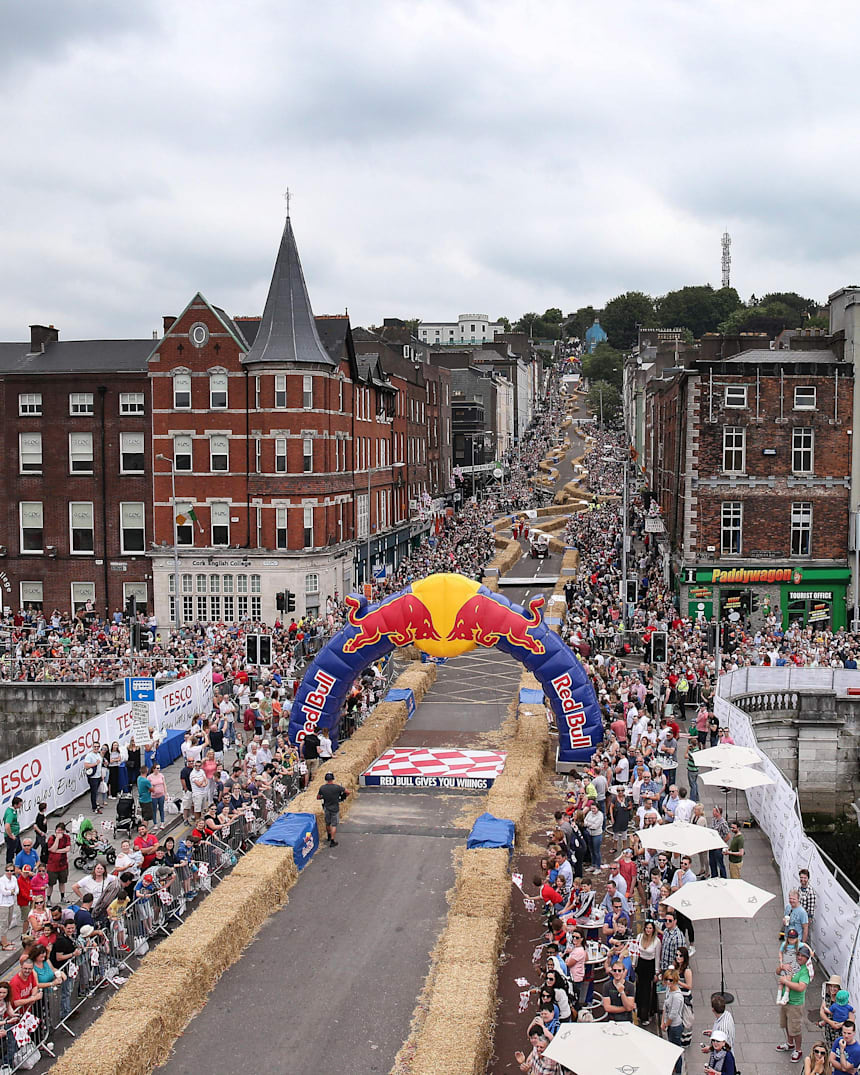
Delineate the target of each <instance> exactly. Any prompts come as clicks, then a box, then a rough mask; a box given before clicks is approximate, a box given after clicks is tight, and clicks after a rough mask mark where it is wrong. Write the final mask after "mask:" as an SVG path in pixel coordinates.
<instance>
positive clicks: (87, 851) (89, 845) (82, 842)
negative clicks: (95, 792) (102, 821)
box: [74, 818, 116, 872]
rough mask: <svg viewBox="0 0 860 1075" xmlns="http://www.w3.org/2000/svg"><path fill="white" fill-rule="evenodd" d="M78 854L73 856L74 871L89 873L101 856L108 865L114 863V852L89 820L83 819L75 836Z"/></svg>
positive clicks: (108, 842) (111, 846)
mask: <svg viewBox="0 0 860 1075" xmlns="http://www.w3.org/2000/svg"><path fill="white" fill-rule="evenodd" d="M75 841H76V843H77V845H78V853H77V855H76V856H75V859H74V864H75V869H77V870H84V871H87V872H89V870H91V869H92V866H93V865H94V864H95V861H96V859H97V858H98V857H99V855H103V856H104V858H105V860H106V861H107V862H108V864H109V865H111V866H113V864H114V863H115V862H116V850H115V849H114V847H113V845H112V844H111V843H110V841H109V840H107V839H106V838H105V837H104V836H99V834H98V833H97V832H96V830H95V828H94V827H93V823H92V822H91V821H90V820H89V818H86V819H84V821H83V822H82V824H81V827H80V828H79V829H78V832H77V834H76V835H75Z"/></svg>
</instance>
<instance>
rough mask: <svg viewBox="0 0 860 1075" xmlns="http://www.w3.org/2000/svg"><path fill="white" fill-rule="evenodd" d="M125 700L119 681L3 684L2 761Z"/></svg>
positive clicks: (0, 719)
mask: <svg viewBox="0 0 860 1075" xmlns="http://www.w3.org/2000/svg"><path fill="white" fill-rule="evenodd" d="M122 700H123V686H122V681H121V680H120V681H119V682H118V683H100V684H88V683H81V684H76V683H0V761H7V760H8V759H9V758H13V757H14V756H15V755H16V754H21V753H23V752H24V751H25V750H29V749H30V748H31V747H35V746H38V745H39V743H43V742H45V740H46V739H53V738H54V737H55V736H57V735H60V734H61V733H63V732H65V731H68V730H69V729H70V728H74V727H75V726H76V725H78V724H83V723H84V721H87V720H89V719H90V718H91V717H95V716H98V714H99V713H104V712H105V711H106V710H108V709H112V708H113V707H114V706H117V705H119V704H120V703H121V702H122Z"/></svg>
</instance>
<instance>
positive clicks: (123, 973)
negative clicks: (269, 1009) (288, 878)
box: [0, 775, 299, 1075]
mask: <svg viewBox="0 0 860 1075" xmlns="http://www.w3.org/2000/svg"><path fill="white" fill-rule="evenodd" d="M298 790H299V780H298V778H297V777H295V776H293V775H288V776H286V777H283V778H281V779H280V780H278V781H276V783H275V784H274V785H273V786H272V787H271V788H263V789H261V790H260V792H259V793H258V795H257V796H256V797H255V799H254V801H253V803H251V804H249V805H248V807H246V809H245V812H244V814H242V815H241V816H239V817H236V818H234V819H233V820H232V821H231V822H230V823H229V824H228V825H224V826H223V827H222V829H221V831H220V832H219V833H218V835H215V836H209V837H207V838H206V839H205V840H201V841H200V842H199V843H198V844H197V845H196V846H194V847H193V849H192V854H193V859H192V861H191V862H189V863H188V864H186V865H176V866H169V867H159V869H167V870H169V871H170V872H169V874H168V875H165V876H164V877H163V878H162V883H161V884H160V885H159V886H158V888H157V889H156V890H155V891H153V893H152V894H151V895H146V896H139V897H137V898H136V899H134V900H133V901H132V902H131V903H130V904H129V905H128V906H127V907H126V908H125V910H124V911H123V912H122V914H120V915H118V916H117V917H115V918H110V917H108V915H107V913H106V912H105V913H103V914H101V915H100V916H99V918H98V919H97V923H96V926H97V928H96V932H95V933H93V934H92V935H91V936H90V937H89V938H87V939H86V940H83V939H80V945H81V951H80V953H79V954H78V955H76V956H75V957H74V958H73V959H70V960H68V962H67V963H66V965H65V974H66V980H65V981H64V982H63V983H62V984H59V985H56V986H50V987H47V988H46V989H45V991H44V995H43V998H42V999H41V1000H40V1001H38V1002H37V1003H36V1004H34V1005H32V1012H33V1017H34V1020H35V1022H33V1020H28V1023H32V1024H33V1025H32V1026H31V1029H29V1030H28V1031H27V1032H26V1035H22V1036H27V1037H29V1041H27V1042H25V1043H24V1044H23V1045H20V1046H19V1045H18V1044H17V1042H16V1041H15V1039H14V1037H13V1036H12V1031H11V1030H10V1031H9V1033H8V1034H7V1035H6V1037H5V1039H4V1038H3V1037H2V1036H0V1075H7V1072H9V1073H12V1072H16V1071H19V1070H26V1069H27V1068H29V1067H32V1066H34V1063H35V1062H37V1057H36V1053H37V1052H38V1053H40V1054H41V1053H45V1054H47V1055H49V1056H51V1057H53V1056H54V1055H55V1054H54V1052H53V1045H54V1043H53V1036H54V1033H55V1032H56V1031H57V1030H58V1029H62V1030H64V1031H66V1032H67V1033H68V1034H70V1035H71V1036H72V1037H75V1031H74V1029H73V1028H72V1027H71V1026H70V1025H69V1019H70V1018H71V1016H72V1015H74V1014H75V1013H76V1012H77V1011H78V1010H79V1009H81V1008H82V1007H83V1006H84V1005H86V1004H87V1003H88V1002H89V1001H90V1000H91V999H92V997H93V996H94V994H95V993H96V992H97V991H98V990H100V989H108V990H110V989H113V990H117V989H119V988H120V987H121V986H122V984H123V983H124V982H125V981H127V979H128V977H129V976H130V975H131V974H133V973H134V967H133V966H132V965H131V961H132V960H133V959H140V958H142V957H143V956H144V955H145V954H146V953H147V952H148V951H149V947H150V944H151V943H153V942H154V940H155V939H156V938H157V937H158V936H160V935H162V936H166V935H168V934H169V933H170V932H171V931H172V930H173V929H175V928H176V927H177V926H179V925H181V923H182V922H183V920H184V918H185V916H186V914H187V913H188V912H189V911H190V910H191V909H192V908H193V907H194V906H196V902H195V901H196V900H198V899H199V898H201V897H202V896H204V895H205V894H206V893H207V892H209V891H211V889H212V886H213V884H216V883H218V882H220V881H221V880H222V879H223V877H224V876H225V875H226V874H227V873H228V872H229V871H230V869H231V868H232V867H233V866H234V865H235V864H236V862H237V861H238V858H239V856H240V855H243V854H245V853H246V852H247V851H248V849H249V848H250V847H251V846H252V845H253V842H254V840H255V839H256V837H257V836H258V835H260V833H262V832H263V831H265V829H266V828H267V827H268V826H269V825H270V824H271V823H272V822H273V821H274V820H275V819H276V818H277V817H278V815H279V814H280V813H281V812H283V810H284V808H285V807H286V805H287V804H288V803H289V801H290V799H292V798H293V796H294V795H295V794H296V793H297V792H298ZM19 1033H21V1032H20V1031H19Z"/></svg>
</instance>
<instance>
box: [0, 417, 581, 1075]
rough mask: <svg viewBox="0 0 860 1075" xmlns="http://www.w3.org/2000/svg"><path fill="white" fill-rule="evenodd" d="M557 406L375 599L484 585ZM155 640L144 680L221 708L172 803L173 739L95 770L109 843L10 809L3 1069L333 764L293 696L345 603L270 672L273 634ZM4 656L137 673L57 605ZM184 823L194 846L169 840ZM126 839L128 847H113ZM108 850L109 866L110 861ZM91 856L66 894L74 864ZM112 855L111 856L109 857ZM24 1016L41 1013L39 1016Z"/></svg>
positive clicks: (0, 994) (357, 707)
mask: <svg viewBox="0 0 860 1075" xmlns="http://www.w3.org/2000/svg"><path fill="white" fill-rule="evenodd" d="M560 417H561V412H560V404H559V403H558V402H557V401H554V402H553V404H552V405H550V406H548V407H547V408H546V409H545V411H544V412H543V413H542V415H540V416H539V417H538V419H537V420H536V422H535V423H534V425H533V428H532V431H531V434H530V436H529V439H528V441H527V442H526V443H525V444H524V446H523V448H522V450H521V452H520V455H519V459H518V460H517V461H516V462H515V463H514V465H513V466H512V468H511V472H510V474H509V476H508V477H507V478H506V484H505V490H504V494H502V492H501V488H499V489H498V491H494V492H490V493H488V494H487V495H480V496H478V497H477V498H475V499H474V500H471V501H469V502H467V503H466V505H465V507H464V508H463V509H461V510H460V511H459V512H457V513H447V514H445V515H443V516H440V519H439V522H438V524H437V525H436V526H435V527H434V528H433V531H432V532H431V534H430V535H429V537H428V538H427V539H426V540H425V541H424V542H422V544H421V546H420V547H419V548H418V549H416V550H415V552H413V553H412V554H411V555H410V556H409V557H408V558H407V559H406V560H404V561H403V562H402V563H401V564H400V565H399V566H398V568H397V570H396V571H395V572H394V573H392V574H390V575H389V576H388V577H387V578H386V579H384V580H383V581H382V582H381V583H379V584H378V585H377V586H376V590H375V593H374V596H375V597H378V596H384V595H385V594H386V593H389V592H392V591H394V590H397V589H399V588H401V587H403V586H405V585H406V584H408V583H409V582H410V581H412V580H413V579H417V578H422V577H424V576H426V575H428V574H431V573H434V572H438V571H454V572H458V573H461V574H464V575H467V576H470V577H473V578H476V579H479V578H481V577H482V572H483V568H484V566H485V565H486V563H487V562H488V560H489V559H491V558H492V556H493V555H494V554H495V539H494V534H493V532H492V528H491V524H492V522H493V521H494V520H495V519H497V518H498V516H499V514H500V513H501V512H508V511H520V510H523V509H526V508H531V507H534V506H535V504H536V503H537V502H538V498H539V494H538V493H537V492H536V490H535V488H534V483H533V482H532V481H531V480H530V477H529V470H530V469H531V470H532V471H533V470H534V469H535V468H536V463H537V461H538V460H539V459H541V458H543V456H544V455H545V453H546V448H547V446H548V445H549V444H550V443H554V442H555V439H556V437H557V435H558V426H559V421H560ZM142 622H144V623H145V624H146V626H147V627H148V628H149V629H150V631H151V635H152V645H151V647H150V649H149V651H148V654H147V655H145V656H136V657H135V660H134V671H135V673H136V674H146V673H151V674H154V675H155V676H156V678H157V679H159V680H160V681H169V680H172V679H176V678H181V677H182V676H184V675H187V674H190V673H191V672H193V671H194V670H195V669H196V668H197V667H198V666H199V665H200V664H201V663H203V662H204V661H207V660H211V661H212V663H213V685H214V703H213V709H212V712H211V713H209V714H200V715H198V716H197V717H196V718H195V720H194V721H193V723H192V726H191V728H190V729H189V730H188V732H187V733H186V734H185V737H184V742H183V743H182V748H181V752H182V765H181V769H180V771H179V789H178V792H177V791H176V790H175V789H174V790H172V791H168V788H167V783H166V780H165V776H164V773H163V772H162V771H161V768H160V766H159V764H158V762H157V759H156V757H155V754H156V751H157V748H158V745H159V740H160V733H159V732H158V730H157V729H154V728H153V729H150V736H149V741H148V742H146V743H135V741H134V740H131V742H130V743H129V744H128V745H127V746H121V745H120V744H118V743H112V744H105V745H104V746H103V748H102V749H101V751H95V750H93V751H91V752H90V753H89V754H88V755H87V758H86V759H85V761H89V768H90V769H91V770H92V776H91V779H90V786H91V792H92V795H93V801H92V802H91V806H92V812H93V813H94V814H100V813H102V812H103V811H105V810H110V808H111V806H112V805H113V804H114V803H118V802H119V801H120V799H121V798H122V797H123V796H126V798H127V799H128V798H129V797H130V802H131V822H130V824H129V825H128V827H127V830H124V831H114V833H113V836H114V840H113V842H112V841H111V840H110V839H108V838H107V836H106V832H107V831H108V830H109V827H110V825H109V823H106V825H107V828H106V825H102V824H101V823H100V822H99V820H98V819H96V821H95V822H93V821H92V820H91V819H90V818H84V819H83V821H80V820H78V821H77V822H76V825H75V831H74V832H72V831H68V832H67V826H66V823H65V822H58V823H57V825H56V827H55V829H54V831H53V832H49V828H50V825H49V822H48V820H47V815H46V812H45V809H44V808H43V809H42V810H41V811H40V814H39V818H38V819H37V824H36V828H35V836H34V838H33V839H31V838H30V837H29V836H25V837H24V838H23V840H22V839H21V834H20V829H19V826H18V823H17V813H16V810H17V806H19V805H20V800H13V803H12V806H11V807H10V808H9V809H8V810H7V816H5V817H4V824H5V826H6V850H7V866H6V870H5V875H4V877H3V878H2V879H0V931H2V936H0V945H1V946H2V949H3V951H4V952H7V953H12V952H16V953H17V962H16V964H15V966H14V973H12V975H11V977H10V979H9V981H8V982H0V1003H4V1001H5V1003H4V1010H3V1013H2V1014H0V1018H2V1020H3V1023H2V1026H0V1065H2V1064H4V1063H5V1064H8V1065H9V1066H10V1067H11V1066H13V1065H14V1066H15V1067H16V1068H17V1067H18V1066H29V1064H30V1062H31V1061H32V1062H35V1061H36V1060H37V1059H38V1057H39V1048H40V1047H41V1048H45V1049H50V1048H51V1047H52V1045H51V1042H50V1041H48V1038H49V1037H50V1036H53V1032H54V1030H56V1029H57V1028H58V1027H62V1026H65V1025H66V1021H67V1020H68V1019H70V1018H74V1016H75V1014H76V1012H77V1009H78V1007H79V1006H80V1005H82V1004H83V1003H84V1002H85V1001H86V1000H87V999H88V998H89V997H90V996H91V995H92V993H93V992H94V991H95V990H96V989H97V988H98V987H99V986H101V985H102V984H106V983H108V982H111V983H113V984H114V985H119V984H121V983H122V981H123V980H124V976H125V974H127V973H128V970H127V969H126V968H127V967H128V960H129V959H131V958H132V956H134V955H142V954H144V953H145V951H146V949H147V947H148V945H149V943H150V941H151V940H152V939H153V937H154V936H155V935H156V934H158V933H167V932H170V930H171V929H172V928H174V927H175V926H176V925H178V924H180V923H181V921H182V915H183V914H184V911H185V908H186V907H187V906H188V905H189V904H193V901H194V900H196V899H197V898H198V896H199V895H200V894H201V893H202V892H205V891H207V890H208V889H209V887H210V886H211V878H212V876H213V875H214V874H217V873H218V872H219V871H221V870H223V869H226V868H229V866H230V864H231V862H232V861H235V858H236V853H237V852H238V851H240V850H241V849H242V848H243V847H244V846H245V844H246V842H247V841H248V840H249V839H251V838H253V837H254V836H255V835H256V833H257V832H258V831H259V826H260V825H261V824H262V825H265V824H266V823H267V822H268V821H271V820H272V819H273V818H274V817H275V816H277V813H279V812H280V810H281V809H282V807H283V804H284V803H285V802H286V801H287V800H288V799H289V797H290V796H291V795H292V794H294V793H295V791H296V790H298V789H299V788H300V787H303V786H306V785H307V783H308V782H309V781H310V779H311V778H312V776H313V775H314V773H315V772H316V770H317V769H318V768H319V766H320V765H324V764H325V761H326V759H327V758H329V757H331V754H332V742H331V739H330V738H329V737H328V735H327V734H326V733H325V732H320V733H319V734H318V735H309V736H307V737H306V738H305V740H304V741H303V742H302V744H300V746H299V747H298V748H296V747H294V746H292V745H291V744H290V742H289V740H288V738H287V728H288V725H289V717H290V709H291V705H292V698H293V697H294V695H295V691H296V689H297V687H298V682H299V679H300V676H301V673H302V670H303V667H304V664H305V663H306V661H307V659H308V658H309V657H311V656H312V655H313V654H314V653H315V652H316V651H317V650H318V649H319V648H320V646H321V645H322V644H323V643H324V642H325V641H326V640H327V639H328V638H330V637H331V636H332V635H333V634H334V633H336V632H337V631H338V630H339V629H340V628H341V627H342V626H343V624H344V622H345V609H344V607H343V606H342V605H341V604H335V603H334V602H331V601H330V602H328V605H327V608H326V610H325V613H324V614H323V615H321V616H319V617H303V618H301V619H299V620H295V619H292V620H290V622H281V621H279V622H276V623H275V624H274V625H273V626H272V627H271V629H270V633H271V635H272V657H273V660H272V665H271V667H269V668H262V669H260V668H249V667H248V666H246V661H245V652H244V635H245V633H246V632H247V631H249V630H254V631H258V630H261V629H262V630H267V631H269V629H268V628H266V627H265V626H264V625H260V624H256V623H254V624H250V623H241V624H239V623H236V624H196V625H193V626H188V627H186V628H183V629H182V630H180V631H178V632H176V631H172V630H165V629H163V628H160V627H159V626H158V624H157V622H156V621H155V619H154V618H150V619H149V620H142ZM0 629H2V630H4V631H5V633H6V635H7V641H8V648H7V653H6V656H5V658H4V659H3V660H2V662H0V676H2V677H3V678H7V679H16V680H17V679H20V680H33V681H42V680H51V681H55V682H78V681H81V680H86V681H89V682H98V681H102V680H109V679H114V678H116V677H117V676H119V675H122V674H124V673H127V672H128V671H130V665H129V661H130V656H131V655H130V653H129V629H128V624H127V623H126V622H125V621H124V618H123V616H122V615H121V614H120V613H119V612H117V613H115V614H114V616H113V617H112V618H111V619H110V620H109V621H103V620H100V619H99V618H98V617H97V616H96V615H95V614H94V613H91V612H90V613H86V614H83V615H77V616H74V617H71V616H69V615H67V614H66V615H64V614H61V613H60V612H59V611H57V610H54V611H53V612H52V613H51V614H50V615H49V616H48V615H44V614H43V613H42V612H41V611H38V610H31V611H20V612H18V613H16V614H15V615H13V616H10V617H8V618H7V619H6V620H4V621H3V622H2V623H0ZM386 686H387V681H386V678H385V675H384V674H383V671H382V669H381V668H380V667H378V666H372V667H371V668H369V669H368V670H367V671H366V672H365V673H364V674H363V675H362V676H361V677H360V678H359V680H357V682H356V684H355V685H354V688H353V690H352V692H351V695H350V697H349V700H348V702H347V704H346V712H345V713H344V715H343V720H344V723H345V726H346V727H345V728H342V731H348V728H349V725H350V724H357V723H360V721H361V720H362V719H363V717H364V716H366V714H367V713H368V712H369V710H370V709H371V708H372V706H373V704H375V702H376V701H377V700H378V699H379V698H380V697H381V696H382V693H383V692H384V690H385V688H386ZM178 815H181V822H182V823H181V825H180V831H181V832H182V833H183V835H181V836H172V835H168V834H167V832H166V831H165V830H166V829H168V828H171V827H172V824H171V822H172V821H173V820H174V818H176V820H178V819H179V818H178ZM113 843H116V844H117V845H118V846H116V847H114V846H113ZM105 848H109V849H110V855H109V856H108V857H107V858H106V857H104V856H103V854H102V853H101V852H103V851H104V850H105ZM75 853H78V854H81V855H82V856H83V857H85V858H88V859H90V860H92V865H91V869H90V871H89V872H87V873H86V874H85V875H84V876H83V877H82V878H79V879H78V880H77V881H74V882H73V883H72V884H71V885H70V886H69V878H70V873H69V857H70V856H74V855H75ZM111 859H112V861H111ZM28 1015H29V1018H28Z"/></svg>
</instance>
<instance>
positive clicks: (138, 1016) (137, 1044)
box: [51, 987, 173, 1075]
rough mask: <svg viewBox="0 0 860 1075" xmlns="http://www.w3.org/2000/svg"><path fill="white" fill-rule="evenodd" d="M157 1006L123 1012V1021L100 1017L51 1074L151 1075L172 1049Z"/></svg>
mask: <svg viewBox="0 0 860 1075" xmlns="http://www.w3.org/2000/svg"><path fill="white" fill-rule="evenodd" d="M124 988H125V987H123V989H124ZM122 991H123V990H120V993H122ZM119 995H120V994H117V996H119ZM112 1004H113V1001H111V1002H110V1004H109V1005H107V1006H106V1009H105V1010H106V1011H107V1009H108V1008H110V1007H111V1005H112ZM157 1007H158V1010H155V1009H154V1008H153V1007H152V1006H150V1005H145V1006H141V1007H140V1008H138V1009H136V1010H131V1011H124V1012H122V1020H121V1022H118V1021H117V1020H116V1019H106V1018H103V1017H100V1018H98V1019H97V1020H96V1021H95V1022H94V1023H93V1024H92V1026H90V1027H89V1029H88V1030H86V1031H85V1032H84V1034H82V1035H81V1037H80V1038H78V1039H77V1041H75V1043H74V1044H73V1045H72V1046H71V1047H70V1048H69V1049H67V1050H66V1052H65V1053H63V1055H62V1056H61V1057H60V1058H59V1059H58V1060H57V1061H56V1062H55V1063H54V1065H53V1066H52V1067H51V1073H52V1075H80V1073H81V1072H82V1071H85V1072H86V1073H87V1075H149V1073H150V1072H151V1071H152V1070H153V1069H154V1068H156V1067H158V1066H159V1064H162V1063H163V1062H164V1061H165V1060H166V1059H167V1057H168V1055H169V1053H170V1050H171V1049H172V1048H173V1037H172V1036H167V1033H166V1030H165V1027H164V1024H163V1023H162V1021H161V1015H160V1010H161V1005H160V1004H159V1005H158V1006H157Z"/></svg>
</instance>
